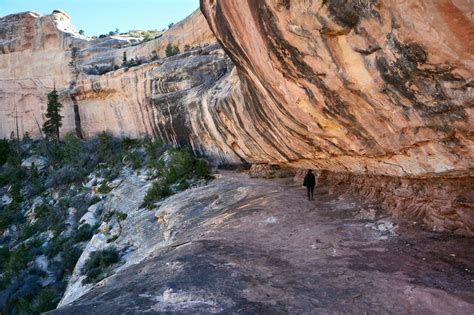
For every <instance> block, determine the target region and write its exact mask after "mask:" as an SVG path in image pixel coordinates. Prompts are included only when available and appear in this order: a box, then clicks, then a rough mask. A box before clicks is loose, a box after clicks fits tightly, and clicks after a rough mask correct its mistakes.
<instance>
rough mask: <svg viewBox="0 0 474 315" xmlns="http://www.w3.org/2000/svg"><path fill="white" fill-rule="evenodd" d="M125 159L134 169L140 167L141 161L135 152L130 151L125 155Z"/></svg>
mask: <svg viewBox="0 0 474 315" xmlns="http://www.w3.org/2000/svg"><path fill="white" fill-rule="evenodd" d="M125 160H126V161H128V162H130V165H131V167H132V168H133V169H134V170H137V169H139V168H140V167H142V161H141V159H140V156H139V155H138V153H137V152H132V153H130V154H128V155H127V156H126V158H125Z"/></svg>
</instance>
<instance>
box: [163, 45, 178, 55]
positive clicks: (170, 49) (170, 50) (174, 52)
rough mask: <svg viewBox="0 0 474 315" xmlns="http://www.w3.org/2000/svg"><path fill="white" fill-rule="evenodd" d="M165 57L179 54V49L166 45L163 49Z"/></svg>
mask: <svg viewBox="0 0 474 315" xmlns="http://www.w3.org/2000/svg"><path fill="white" fill-rule="evenodd" d="M165 53H166V57H171V56H174V55H177V54H179V47H178V46H174V45H171V43H168V45H167V46H166V49H165Z"/></svg>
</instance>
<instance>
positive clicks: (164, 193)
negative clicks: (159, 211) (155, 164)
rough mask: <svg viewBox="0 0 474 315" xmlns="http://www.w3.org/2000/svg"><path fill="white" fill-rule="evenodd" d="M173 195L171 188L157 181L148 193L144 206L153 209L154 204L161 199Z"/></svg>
mask: <svg viewBox="0 0 474 315" xmlns="http://www.w3.org/2000/svg"><path fill="white" fill-rule="evenodd" d="M172 194H173V191H172V190H171V188H170V186H169V185H168V184H167V183H165V182H163V181H155V182H154V183H153V185H152V186H151V187H150V189H148V191H147V192H146V195H145V198H144V199H143V203H144V205H145V206H146V207H147V208H148V209H151V208H153V204H154V203H155V202H157V201H158V200H160V199H163V198H166V197H169V196H171V195H172Z"/></svg>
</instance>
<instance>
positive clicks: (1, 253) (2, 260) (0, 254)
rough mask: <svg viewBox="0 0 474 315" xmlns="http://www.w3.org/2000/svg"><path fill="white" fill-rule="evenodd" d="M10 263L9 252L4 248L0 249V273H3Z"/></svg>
mask: <svg viewBox="0 0 474 315" xmlns="http://www.w3.org/2000/svg"><path fill="white" fill-rule="evenodd" d="M9 261H10V250H9V249H8V247H6V246H2V247H0V273H2V272H4V271H5V269H6V268H7V266H8V262H9Z"/></svg>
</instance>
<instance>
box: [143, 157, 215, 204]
mask: <svg viewBox="0 0 474 315" xmlns="http://www.w3.org/2000/svg"><path fill="white" fill-rule="evenodd" d="M150 151H151V153H153V150H152V149H150ZM167 152H168V153H169V161H168V163H167V164H165V163H163V162H162V163H154V164H153V166H154V168H155V171H156V173H157V176H158V177H159V179H157V180H156V181H155V182H154V183H153V185H152V187H151V188H150V189H149V190H148V191H147V194H146V195H145V198H144V200H143V202H144V204H145V205H146V206H147V207H148V208H152V207H153V205H154V203H155V202H157V201H159V200H160V199H163V198H166V197H169V196H171V195H172V194H173V193H175V192H178V191H181V190H184V189H186V188H188V187H189V183H188V181H191V180H193V179H194V180H199V179H204V180H208V179H210V178H211V177H210V174H209V170H208V165H207V162H206V161H205V160H203V159H199V158H197V157H195V156H193V155H192V154H191V153H190V152H189V150H187V148H181V149H177V150H172V149H169V150H168V151H167Z"/></svg>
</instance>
